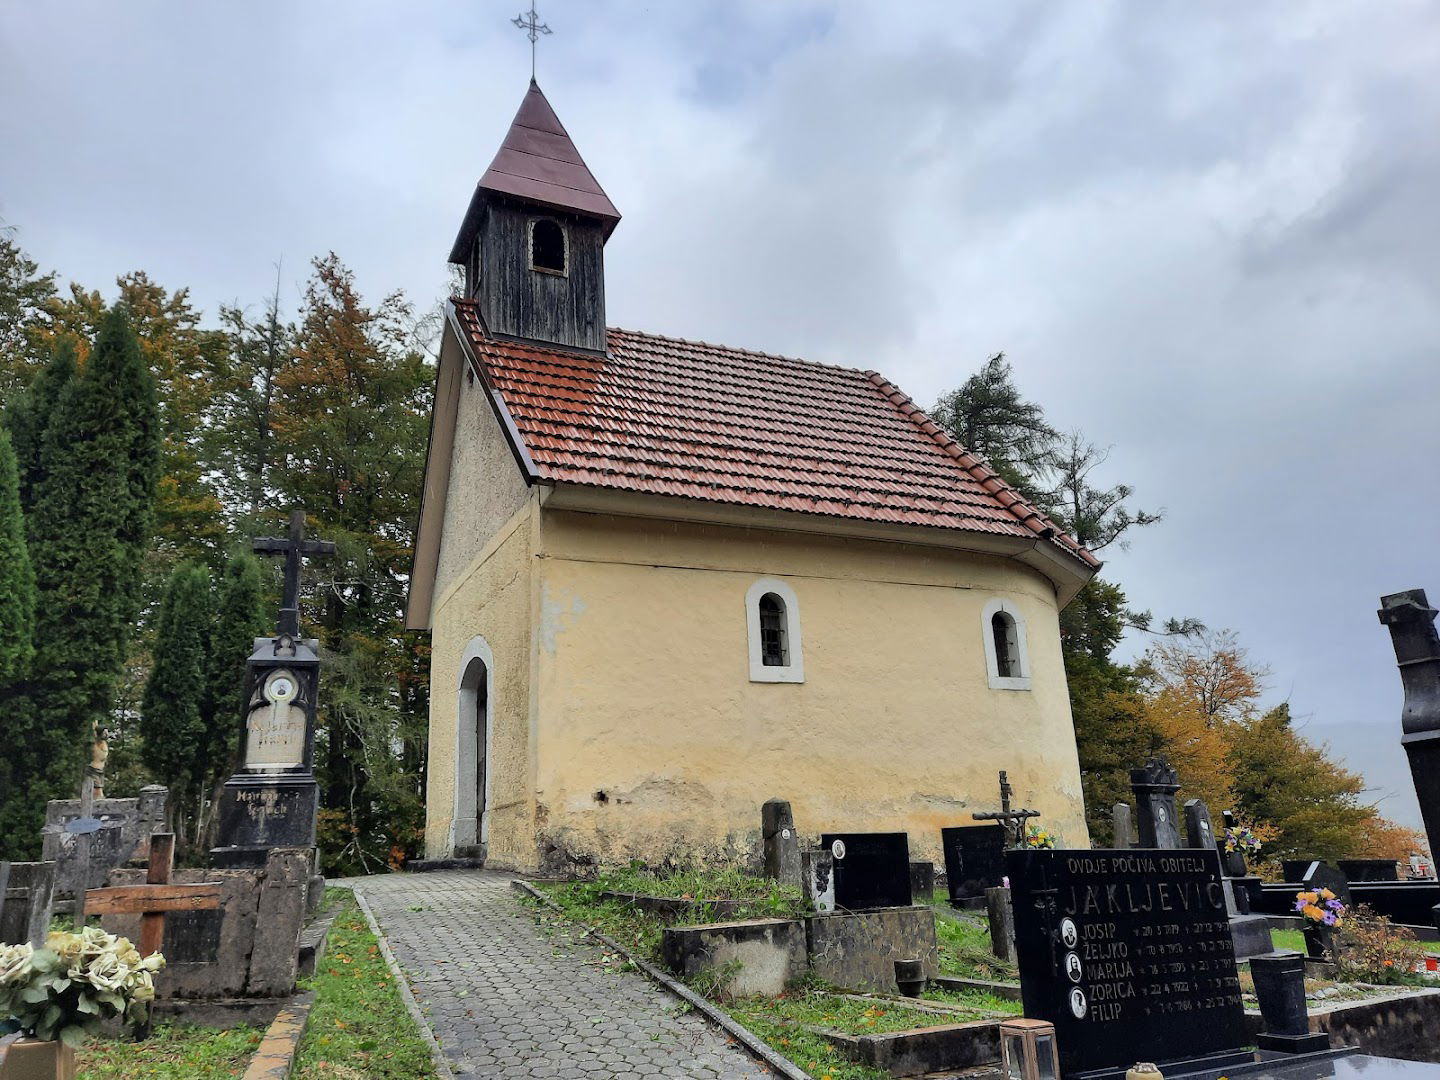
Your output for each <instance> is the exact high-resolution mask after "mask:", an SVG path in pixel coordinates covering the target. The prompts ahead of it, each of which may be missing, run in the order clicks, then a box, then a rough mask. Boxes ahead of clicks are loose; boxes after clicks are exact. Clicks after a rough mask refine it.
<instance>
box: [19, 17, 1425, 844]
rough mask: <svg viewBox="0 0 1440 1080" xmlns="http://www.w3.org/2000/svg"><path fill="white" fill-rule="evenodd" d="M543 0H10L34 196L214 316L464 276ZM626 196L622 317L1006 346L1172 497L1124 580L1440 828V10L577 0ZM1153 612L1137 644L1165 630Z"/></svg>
mask: <svg viewBox="0 0 1440 1080" xmlns="http://www.w3.org/2000/svg"><path fill="white" fill-rule="evenodd" d="M519 6H520V0H453V2H443V0H430V2H414V0H407V2H406V3H403V4H402V3H387V4H373V3H372V4H364V3H356V2H353V0H347V2H345V3H328V4H327V3H318V2H314V3H291V2H288V0H287V2H285V3H269V2H254V0H252V2H249V3H245V4H234V3H227V4H195V3H180V2H179V0H175V2H170V3H145V2H140V0H127V2H126V3H123V4H117V3H113V2H104V3H99V2H96V3H82V2H74V0H71V2H65V3H33V2H29V0H0V102H3V106H0V219H3V221H4V222H5V223H7V224H9V225H12V226H14V227H16V228H17V229H18V237H19V240H20V242H21V244H22V245H23V246H24V247H25V248H26V249H27V250H28V251H29V252H30V254H31V255H32V256H33V257H35V258H36V259H38V260H39V261H40V262H41V264H42V265H43V266H44V267H45V268H46V269H54V270H58V271H59V272H60V274H61V275H62V279H75V280H78V281H81V282H83V283H84V284H86V285H88V286H90V287H101V288H104V289H106V291H107V294H108V295H113V291H114V290H113V280H114V278H115V277H116V275H117V274H120V273H122V272H125V271H128V270H133V269H143V270H145V271H147V272H149V273H150V274H151V276H152V277H154V278H155V279H156V280H158V281H160V282H161V283H163V284H165V285H167V286H170V287H179V286H189V287H190V288H191V290H192V293H193V296H194V298H195V300H196V301H197V303H198V304H199V305H200V306H202V307H203V308H204V309H205V310H206V311H207V312H209V313H211V314H212V315H213V312H214V311H215V308H216V306H217V305H218V304H220V303H222V302H227V303H228V302H237V301H238V302H240V303H242V304H252V305H256V306H258V303H259V300H260V298H261V297H263V296H264V295H265V293H266V291H267V290H268V289H269V288H270V287H271V284H272V282H273V279H274V273H275V270H274V267H275V264H276V263H277V262H283V280H284V288H285V291H286V293H287V295H288V296H289V297H290V298H291V299H292V301H293V299H294V298H295V297H296V296H297V295H298V292H299V287H300V284H301V282H302V281H303V278H304V274H305V269H306V262H307V260H308V259H309V258H310V257H311V256H313V255H316V254H319V253H322V252H325V251H328V250H331V249H333V250H335V251H336V252H338V253H339V254H340V255H341V257H342V258H343V259H345V260H346V261H347V262H348V263H349V264H350V265H351V266H353V267H354V268H355V270H356V272H357V274H358V277H359V281H360V284H361V286H362V288H363V289H364V290H365V291H367V292H368V293H369V294H371V295H373V296H378V295H379V294H381V293H383V292H387V291H389V290H392V289H395V288H402V289H404V290H405V291H406V292H407V293H408V294H410V296H411V297H413V298H414V299H415V300H417V301H418V302H426V303H428V302H431V301H433V300H434V299H435V298H436V297H438V296H439V295H440V294H441V293H442V292H443V290H444V288H445V282H446V279H447V275H446V267H445V257H446V255H447V253H448V251H449V248H450V244H451V242H452V240H453V239H454V234H455V231H456V229H457V227H458V225H459V223H460V218H461V215H462V213H463V211H464V209H465V206H466V204H467V201H468V200H469V197H470V193H471V191H472V189H473V187H474V184H475V181H476V179H477V178H478V177H479V175H480V173H481V172H483V171H484V168H485V166H486V165H487V164H488V163H489V161H490V158H491V157H492V156H493V154H494V152H495V150H496V149H497V148H498V146H499V143H500V139H501V138H502V136H503V134H504V132H505V129H506V128H507V126H508V125H509V122H510V119H511V117H512V116H513V114H514V112H515V109H516V107H517V106H518V104H519V102H520V99H521V97H522V96H523V93H524V91H525V87H526V81H527V78H528V76H529V66H530V55H529V46H528V44H527V42H526V41H525V40H524V35H523V34H522V33H521V32H520V31H519V30H517V29H516V28H515V27H513V26H511V25H510V22H509V20H510V18H512V17H513V16H514V15H515V14H516V11H517V10H518V9H519ZM540 14H541V17H542V18H543V19H544V20H546V21H547V22H548V23H549V25H550V26H551V27H552V28H553V29H554V31H555V32H554V34H553V35H552V36H550V37H546V38H543V39H542V40H541V42H540V55H539V78H540V83H541V85H542V86H543V87H544V89H545V91H546V93H547V95H548V96H549V98H550V101H551V103H552V104H553V105H554V107H555V109H556V111H557V112H558V113H559V115H560V117H561V119H562V120H563V122H564V123H565V125H566V126H567V128H568V129H569V131H570V133H571V135H572V137H573V138H574V140H575V142H576V144H577V146H578V147H579V149H580V151H581V153H582V154H583V155H584V156H585V158H586V160H587V162H588V163H589V165H590V167H591V169H592V171H593V172H594V173H595V175H596V176H597V178H598V179H599V180H600V182H601V184H602V185H603V186H604V187H605V189H606V190H607V192H608V193H609V194H610V196H611V198H612V199H613V200H614V202H615V204H616V205H617V206H618V207H619V208H620V210H621V212H622V213H623V214H624V220H623V221H622V222H621V224H620V226H619V228H618V229H617V230H616V232H615V234H614V237H613V238H612V239H611V241H610V244H609V247H608V249H607V270H608V292H607V303H608V307H609V316H610V320H611V322H612V323H614V324H616V325H620V326H626V327H633V328H635V329H641V330H650V331H655V332H660V333H666V334H674V335H679V336H684V337H692V338H700V339H704V340H709V341H717V342H724V343H727V344H733V345H743V346H748V347H753V348H761V349H766V350H770V351H776V352H783V353H789V354H794V355H800V356H805V357H808V358H811V359H817V360H826V361H831V362H835V363H843V364H848V365H854V366H858V367H874V368H878V369H880V370H882V371H884V372H885V373H886V374H887V375H888V376H890V377H891V378H892V379H893V380H895V381H896V382H897V383H899V384H900V385H901V386H902V387H904V388H905V390H906V391H907V392H908V393H910V394H911V395H912V396H913V397H915V398H916V399H917V400H919V401H920V402H922V403H924V404H929V403H930V402H932V401H933V400H934V399H935V398H936V397H937V396H938V395H939V394H940V393H941V392H942V391H944V390H946V389H948V388H951V387H953V386H955V385H957V384H958V383H960V382H961V381H962V380H963V379H964V378H965V377H966V376H967V375H968V374H970V373H971V372H972V371H973V370H974V369H975V368H976V367H977V366H978V365H979V364H980V363H981V362H982V361H983V360H984V359H985V358H986V357H987V356H988V355H990V354H991V353H993V352H995V351H998V350H1002V349H1003V350H1005V352H1006V353H1007V354H1008V355H1009V356H1010V358H1011V359H1012V360H1013V362H1014V364H1015V367H1016V373H1017V377H1018V380H1019V382H1020V384H1021V386H1022V388H1023V390H1024V391H1025V392H1026V393H1027V394H1028V395H1029V396H1031V397H1033V398H1035V399H1036V400H1038V401H1040V402H1041V403H1042V404H1043V405H1044V406H1045V408H1046V409H1047V411H1048V412H1049V414H1050V416H1051V417H1052V419H1053V420H1054V421H1055V422H1056V423H1057V424H1059V425H1060V426H1062V427H1065V428H1072V427H1078V428H1081V429H1083V430H1084V431H1085V432H1086V433H1087V434H1088V435H1089V436H1090V437H1091V438H1092V439H1094V440H1096V441H1098V442H1101V443H1106V444H1113V447H1114V452H1113V455H1112V458H1111V462H1110V465H1109V475H1108V477H1106V479H1109V480H1111V481H1126V482H1129V483H1131V484H1133V485H1134V486H1135V488H1136V492H1137V495H1136V501H1137V503H1138V505H1140V506H1143V507H1145V508H1150V509H1156V508H1163V509H1164V510H1165V512H1166V518H1165V521H1164V523H1163V524H1161V525H1158V526H1155V527H1153V528H1151V529H1149V530H1146V531H1145V532H1144V533H1143V534H1140V535H1137V536H1136V538H1135V541H1134V544H1133V546H1132V548H1131V550H1130V551H1128V552H1111V553H1107V558H1108V560H1109V564H1108V567H1107V571H1106V573H1107V574H1109V575H1111V576H1113V577H1114V578H1115V579H1116V580H1118V581H1120V582H1121V583H1122V584H1123V585H1124V587H1125V588H1126V590H1127V591H1128V593H1129V594H1130V597H1131V600H1132V602H1133V603H1134V604H1135V605H1136V606H1138V607H1142V608H1152V609H1154V611H1155V612H1156V614H1157V615H1161V616H1163V615H1171V614H1177V615H1187V616H1195V617H1198V618H1200V619H1202V620H1203V621H1205V622H1206V623H1207V624H1209V625H1210V626H1212V627H1215V628H1221V627H1230V628H1233V629H1234V630H1236V631H1237V632H1238V634H1239V635H1240V638H1241V641H1242V643H1243V644H1244V645H1246V646H1247V647H1248V648H1249V649H1250V651H1251V654H1252V656H1253V657H1254V658H1255V659H1257V660H1260V661H1263V662H1265V663H1267V664H1268V665H1269V666H1270V668H1271V669H1272V671H1273V675H1272V677H1271V679H1270V685H1269V700H1270V701H1272V702H1274V701H1280V700H1284V699H1288V700H1289V701H1290V702H1291V704H1292V708H1293V709H1294V711H1295V713H1296V715H1297V716H1299V717H1301V718H1302V722H1303V723H1304V724H1305V730H1306V732H1307V734H1310V735H1311V736H1312V737H1317V738H1320V739H1322V740H1328V741H1329V742H1330V743H1331V745H1332V747H1333V748H1334V749H1335V750H1336V751H1337V753H1338V754H1339V755H1340V756H1342V757H1344V758H1345V759H1346V760H1348V761H1349V762H1350V763H1351V765H1352V766H1353V767H1356V768H1359V769H1361V770H1363V771H1364V772H1365V773H1366V774H1367V776H1368V777H1369V779H1370V781H1371V783H1372V784H1373V786H1374V788H1375V792H1374V794H1375V797H1376V798H1382V799H1383V800H1384V801H1383V803H1382V805H1383V807H1384V809H1385V810H1386V812H1387V813H1389V814H1391V815H1392V816H1394V817H1396V818H1398V819H1400V820H1404V821H1406V822H1407V823H1411V824H1418V823H1419V819H1418V814H1417V812H1416V809H1415V803H1414V796H1413V793H1412V792H1411V789H1410V785H1409V777H1408V773H1407V771H1406V769H1405V766H1404V757H1403V754H1402V752H1401V750H1400V747H1399V709H1400V700H1401V698H1400V689H1399V681H1398V678H1397V675H1396V672H1395V667H1394V656H1393V654H1392V653H1391V652H1390V646H1389V639H1388V635H1387V634H1386V633H1385V632H1384V630H1383V628H1382V627H1381V626H1380V625H1379V623H1378V622H1377V621H1376V618H1375V614H1374V612H1375V609H1376V607H1377V606H1378V604H1377V602H1378V598H1379V597H1380V595H1381V594H1382V593H1387V592H1392V591H1396V590H1399V589H1404V588H1412V587H1417V586H1429V587H1430V589H1431V595H1432V598H1436V597H1440V545H1437V543H1436V540H1437V536H1440V491H1437V485H1436V483H1435V476H1436V472H1437V469H1440V426H1437V424H1436V412H1437V405H1440V205H1437V195H1440V78H1437V73H1440V8H1437V7H1436V5H1434V4H1433V3H1428V2H1419V0H1414V2H1406V0H1385V2H1384V3H1379V4H1363V3H1356V2H1354V0H1343V2H1314V3H1303V2H1288V0H1269V2H1266V3H1262V4H1256V3H1254V2H1253V0H1212V2H1209V3H1205V4H1195V3H1179V2H1160V0H1128V2H1125V3H1101V2H1096V0H1084V2H1081V0H1072V2H1070V3H1060V2H1057V0H1045V2H1042V3H1026V2H1021V0H986V2H981V0H967V2H964V3H957V2H955V0H940V2H933V3H931V2H924V0H912V2H909V3H905V4H903V5H902V4H895V3H880V2H874V3H860V2H854V0H844V2H840V0H836V2H830V3H826V2H818V0H817V2H800V0H746V2H724V3H721V2H711V3H702V2H687V3H684V4H677V3H660V2H655V3H651V4H648V5H647V4H642V3H627V2H622V0H614V2H598V0H548V2H546V3H545V4H543V5H542V7H541V10H540ZM1143 645H1144V642H1139V643H1135V644H1134V645H1131V646H1130V647H1131V648H1135V647H1143Z"/></svg>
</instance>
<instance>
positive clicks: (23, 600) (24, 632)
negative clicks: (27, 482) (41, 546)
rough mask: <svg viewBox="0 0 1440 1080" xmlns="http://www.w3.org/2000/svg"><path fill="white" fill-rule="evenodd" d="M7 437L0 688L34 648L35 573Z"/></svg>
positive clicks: (1, 506) (0, 449)
mask: <svg viewBox="0 0 1440 1080" xmlns="http://www.w3.org/2000/svg"><path fill="white" fill-rule="evenodd" d="M19 488H20V482H19V476H18V475H17V470H16V468H15V452H14V451H13V450H12V449H11V447H10V436H9V435H8V434H6V433H5V431H4V430H0V687H5V688H13V687H15V685H16V684H17V683H18V682H19V680H20V679H21V677H22V676H24V675H25V673H26V672H27V670H28V669H29V666H30V658H31V656H32V655H33V654H34V651H35V574H34V571H33V570H32V569H31V567H30V549H29V547H28V546H27V545H26V543H25V518H24V515H23V514H22V513H21V511H20V490H19Z"/></svg>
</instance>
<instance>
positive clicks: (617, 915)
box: [528, 868, 1020, 1080]
mask: <svg viewBox="0 0 1440 1080" xmlns="http://www.w3.org/2000/svg"><path fill="white" fill-rule="evenodd" d="M539 888H540V889H541V891H542V892H543V893H544V894H545V895H546V896H548V897H549V898H550V900H552V901H553V902H554V904H555V905H556V907H557V908H558V909H559V910H556V909H552V908H548V907H547V906H545V905H543V904H542V903H540V902H539V901H536V900H533V899H529V900H528V903H529V905H530V906H531V909H532V911H533V913H534V920H535V924H536V927H537V929H539V930H540V931H541V932H542V933H546V934H550V935H558V934H564V933H567V932H569V931H570V930H571V929H573V927H574V925H575V924H576V923H578V924H583V925H584V926H587V927H594V928H595V929H597V930H599V931H601V932H602V933H604V934H605V935H606V936H608V937H610V938H612V939H613V940H615V941H616V942H617V943H619V944H620V945H621V946H622V947H624V948H625V949H626V950H628V951H629V952H631V953H632V954H633V955H635V956H636V957H638V958H640V959H642V960H644V961H647V962H649V963H650V964H652V965H654V966H657V967H659V966H662V958H661V937H662V932H663V930H664V929H665V927H666V926H668V925H679V924H694V923H704V922H709V921H712V919H713V916H714V914H715V910H716V904H724V905H725V908H724V918H725V919H726V920H731V919H735V920H739V919H764V918H795V917H801V916H803V915H805V914H808V913H809V909H808V905H807V904H806V902H805V901H804V900H803V899H802V897H801V895H800V893H799V892H798V891H797V890H793V889H787V888H786V887H784V886H781V885H778V884H776V883H775V882H773V881H769V880H766V879H763V878H756V877H752V876H750V875H748V874H745V873H743V872H741V871H737V870H704V871H695V870H689V871H682V872H679V873H674V874H670V875H666V876H660V875H657V874H655V873H652V872H650V871H646V870H643V869H639V868H631V869H621V870H615V871H611V872H607V873H602V874H601V875H600V876H599V877H597V878H595V879H591V880H585V881H571V882H563V883H542V884H540V886H539ZM607 894H608V895H607ZM628 894H638V895H640V896H651V897H663V898H667V899H672V900H676V901H682V902H689V903H694V904H695V906H693V907H690V908H688V909H683V908H682V909H679V910H676V911H675V912H674V913H672V914H670V915H667V916H660V915H656V914H654V913H652V911H647V910H645V909H642V908H641V907H639V906H637V904H636V903H634V902H633V901H631V900H629V899H625V898H624V897H625V896H626V895H628ZM922 899H926V900H929V898H922ZM705 901H712V902H714V903H710V904H707V903H705ZM932 904H933V910H934V911H935V913H936V916H937V918H936V930H937V937H938V939H939V945H940V974H941V975H950V976H956V977H959V978H965V979H974V980H979V981H992V980H993V981H997V982H1011V983H1013V982H1015V980H1016V979H1017V978H1018V976H1017V973H1016V969H1015V967H1014V965H1013V964H1011V963H1008V962H1006V961H1002V960H999V959H997V958H996V957H995V956H994V955H993V953H991V951H990V945H989V940H990V938H989V932H988V930H987V929H986V928H985V926H984V924H983V919H981V920H979V921H977V920H976V919H974V918H972V917H970V916H968V915H964V914H961V913H957V912H952V911H951V910H950V909H949V907H948V905H947V904H945V903H943V902H942V901H941V900H934V901H932ZM607 962H608V963H611V964H613V965H614V966H615V967H616V968H617V970H619V969H624V968H625V967H627V966H628V965H627V962H626V961H625V959H624V958H623V957H619V956H609V958H608V960H607ZM723 974H724V973H723V972H720V973H718V974H715V975H711V976H709V977H706V976H701V977H697V978H692V979H690V980H688V985H689V986H690V988H691V989H692V990H694V991H696V992H697V993H699V994H701V995H702V996H704V997H705V998H707V999H708V1000H709V1001H710V1002H711V1003H712V1004H714V1005H716V1006H718V1007H719V1008H721V1009H723V1010H725V1011H726V1012H728V1013H729V1014H730V1016H732V1017H733V1018H734V1019H736V1020H738V1021H739V1022H740V1023H741V1024H742V1025H743V1026H744V1027H746V1028H747V1029H748V1030H749V1031H751V1032H752V1033H753V1034H755V1035H757V1036H758V1037H759V1038H760V1039H762V1040H763V1041H764V1042H765V1043H766V1044H767V1045H769V1046H770V1048H771V1049H772V1050H774V1051H775V1052H776V1053H778V1054H780V1055H781V1056H782V1057H785V1058H788V1059H789V1060H790V1061H791V1062H793V1063H794V1064H795V1065H797V1066H799V1067H800V1068H801V1069H803V1070H805V1071H806V1072H808V1073H810V1074H811V1075H812V1076H815V1077H829V1078H830V1080H879V1078H882V1077H888V1076H889V1075H890V1074H889V1073H888V1072H885V1071H882V1070H878V1069H873V1068H869V1067H866V1066H864V1065H861V1064H857V1063H855V1062H853V1061H849V1060H847V1059H846V1058H845V1057H844V1056H843V1054H842V1053H841V1052H840V1051H839V1050H838V1049H837V1048H836V1046H835V1045H834V1043H833V1042H832V1041H831V1040H830V1039H829V1038H827V1036H826V1034H825V1032H834V1033H840V1034H844V1035H854V1036H859V1035H875V1034H882V1033H886V1032H895V1031H907V1030H911V1029H914V1028H924V1027H934V1026H937V1025H942V1024H957V1023H965V1022H967V1021H973V1020H994V1019H1000V1018H1004V1017H1008V1016H1018V1015H1019V1013H1020V1005H1019V1003H1018V1002H1016V1001H1011V1000H1008V999H1006V998H1002V997H998V996H996V995H995V994H992V993H986V992H984V991H980V990H966V991H959V992H957V991H952V990H937V989H929V990H927V991H925V993H924V994H923V995H922V996H921V997H920V998H919V999H907V998H900V997H894V996H883V995H872V994H856V993H847V992H844V991H840V990H836V989H834V988H832V987H828V986H826V985H824V984H823V983H820V982H818V981H815V980H813V979H807V980H804V981H802V982H800V983H798V984H797V985H795V986H793V987H792V988H790V989H789V990H787V991H786V993H784V994H783V995H780V996H777V997H743V998H738V999H736V998H729V997H727V996H726V995H725V994H724V992H723V986H722V982H723ZM1017 985H1018V984H1017Z"/></svg>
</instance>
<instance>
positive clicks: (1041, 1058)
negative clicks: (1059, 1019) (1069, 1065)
mask: <svg viewBox="0 0 1440 1080" xmlns="http://www.w3.org/2000/svg"><path fill="white" fill-rule="evenodd" d="M1000 1057H1001V1060H1002V1063H1003V1065H1004V1071H1005V1080H1059V1076H1060V1054H1059V1050H1058V1048H1057V1047H1056V1044H1055V1025H1054V1024H1052V1023H1049V1022H1048V1021H1045V1020H1031V1019H1029V1018H1028V1017H1023V1016H1022V1017H1018V1018H1016V1019H1014V1020H1005V1021H1003V1022H1001V1024H1000Z"/></svg>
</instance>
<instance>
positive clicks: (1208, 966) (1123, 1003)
mask: <svg viewBox="0 0 1440 1080" xmlns="http://www.w3.org/2000/svg"><path fill="white" fill-rule="evenodd" d="M1005 865H1006V869H1007V871H1008V875H1009V878H1010V889H1011V894H1012V901H1013V904H1012V906H1013V910H1014V913H1015V947H1016V954H1017V956H1016V959H1017V961H1018V963H1019V967H1020V984H1021V993H1022V997H1023V1000H1024V1006H1025V1015H1026V1016H1028V1017H1032V1018H1035V1019H1041V1020H1049V1021H1050V1022H1051V1023H1053V1024H1054V1025H1055V1030H1056V1042H1057V1044H1058V1046H1059V1050H1060V1058H1061V1069H1062V1072H1063V1073H1064V1075H1065V1076H1066V1077H1067V1078H1068V1077H1072V1076H1095V1077H1100V1076H1104V1077H1110V1076H1114V1077H1120V1076H1123V1075H1124V1073H1125V1070H1126V1068H1127V1067H1128V1066H1129V1065H1131V1064H1133V1063H1134V1062H1136V1061H1154V1062H1157V1063H1160V1068H1161V1071H1162V1072H1164V1073H1165V1074H1166V1075H1171V1074H1173V1073H1182V1072H1188V1071H1198V1070H1199V1069H1201V1068H1225V1067H1227V1066H1229V1065H1233V1064H1239V1063H1241V1062H1246V1061H1249V1060H1251V1057H1250V1055H1249V1054H1248V1053H1245V1052H1243V1051H1241V1050H1240V1049H1239V1048H1240V1047H1243V1046H1245V1045H1246V1044H1247V1043H1248V1042H1249V1038H1248V1036H1247V1034H1246V1028H1245V1010H1244V1005H1243V1003H1242V1000H1241V996H1240V982H1239V975H1238V972H1237V970H1236V967H1235V956H1234V952H1233V947H1232V944H1231V939H1230V921H1229V918H1228V916H1227V913H1226V909H1225V890H1224V885H1223V879H1222V877H1221V874H1220V859H1219V855H1218V854H1217V853H1216V852H1215V851H1214V850H1213V849H1211V850H1208V851H1200V850H1193V851H1145V850H1136V851H1121V850H1118V849H1116V850H1099V851H1084V850H1074V851H1065V850H1058V851H1043V850H1025V851H1009V852H1006V855H1005Z"/></svg>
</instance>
